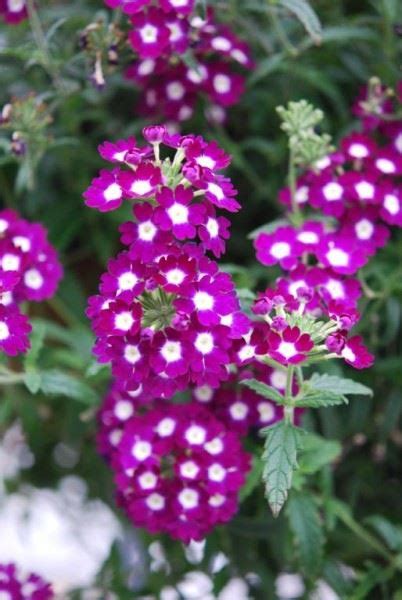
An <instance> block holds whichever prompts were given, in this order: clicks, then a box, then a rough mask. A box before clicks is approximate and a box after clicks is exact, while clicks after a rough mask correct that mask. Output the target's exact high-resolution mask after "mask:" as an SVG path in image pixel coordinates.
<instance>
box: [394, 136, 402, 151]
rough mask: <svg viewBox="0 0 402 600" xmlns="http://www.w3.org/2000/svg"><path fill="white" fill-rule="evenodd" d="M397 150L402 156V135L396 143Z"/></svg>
mask: <svg viewBox="0 0 402 600" xmlns="http://www.w3.org/2000/svg"><path fill="white" fill-rule="evenodd" d="M394 144H395V148H396V149H397V150H398V152H400V153H401V154H402V133H398V135H397V136H396V138H395V141H394Z"/></svg>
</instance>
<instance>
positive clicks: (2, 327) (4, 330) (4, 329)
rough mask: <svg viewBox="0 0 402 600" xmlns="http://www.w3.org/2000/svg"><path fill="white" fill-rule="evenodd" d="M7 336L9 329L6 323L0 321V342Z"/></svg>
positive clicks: (8, 335)
mask: <svg viewBox="0 0 402 600" xmlns="http://www.w3.org/2000/svg"><path fill="white" fill-rule="evenodd" d="M8 337H10V330H9V328H8V326H7V323H4V321H0V342H3V341H4V340H6V339H7V338H8Z"/></svg>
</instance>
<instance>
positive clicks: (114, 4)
mask: <svg viewBox="0 0 402 600" xmlns="http://www.w3.org/2000/svg"><path fill="white" fill-rule="evenodd" d="M104 1H105V4H106V6H109V7H110V8H121V10H122V11H123V12H124V13H126V14H128V15H133V14H134V13H136V12H139V11H140V10H142V9H143V8H144V6H147V5H148V4H149V3H150V0H104Z"/></svg>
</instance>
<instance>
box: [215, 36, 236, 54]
mask: <svg viewBox="0 0 402 600" xmlns="http://www.w3.org/2000/svg"><path fill="white" fill-rule="evenodd" d="M211 46H212V48H214V49H215V50H219V51H221V52H229V50H230V49H231V47H232V43H231V41H230V40H228V39H227V38H225V37H223V36H221V35H218V36H217V37H215V38H213V39H212V41H211Z"/></svg>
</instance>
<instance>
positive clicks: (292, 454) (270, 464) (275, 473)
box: [262, 421, 302, 517]
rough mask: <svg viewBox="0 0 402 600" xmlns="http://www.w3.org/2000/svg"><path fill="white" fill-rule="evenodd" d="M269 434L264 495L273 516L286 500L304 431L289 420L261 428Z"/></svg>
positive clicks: (264, 473) (265, 450)
mask: <svg viewBox="0 0 402 600" xmlns="http://www.w3.org/2000/svg"><path fill="white" fill-rule="evenodd" d="M262 433H264V434H266V436H267V437H266V440H265V445H264V453H263V455H262V460H263V463H264V469H263V474H262V478H263V481H264V482H265V495H266V498H267V500H268V503H269V506H270V508H271V510H272V513H273V515H274V517H277V516H278V515H279V513H280V511H281V508H282V506H283V505H284V503H285V502H286V498H287V496H288V491H289V489H290V488H291V485H292V475H293V471H295V470H296V469H297V467H298V465H297V450H298V448H299V447H300V438H301V433H302V431H301V430H300V429H298V428H297V427H294V426H293V425H291V424H290V423H287V422H286V421H280V422H279V423H277V424H276V425H273V426H272V427H268V428H265V429H263V430H262Z"/></svg>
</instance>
